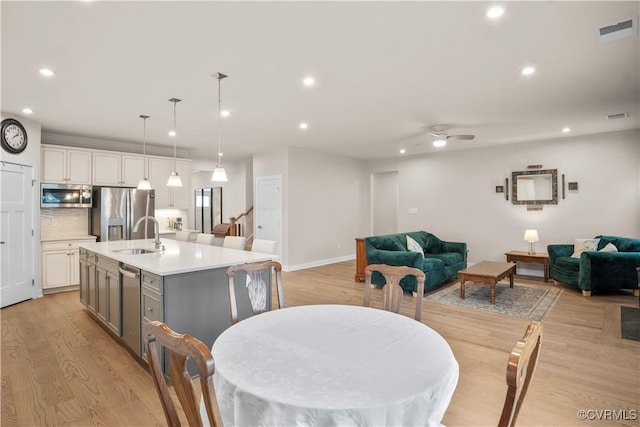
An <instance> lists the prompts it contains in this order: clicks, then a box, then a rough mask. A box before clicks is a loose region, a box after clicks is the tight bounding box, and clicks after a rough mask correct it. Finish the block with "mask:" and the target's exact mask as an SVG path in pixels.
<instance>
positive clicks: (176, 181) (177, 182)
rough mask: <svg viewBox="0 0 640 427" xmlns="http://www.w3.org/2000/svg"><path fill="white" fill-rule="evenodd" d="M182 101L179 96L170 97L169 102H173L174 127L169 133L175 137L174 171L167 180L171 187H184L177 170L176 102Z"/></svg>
mask: <svg viewBox="0 0 640 427" xmlns="http://www.w3.org/2000/svg"><path fill="white" fill-rule="evenodd" d="M180 101H182V100H181V99H178V98H171V99H169V102H173V129H171V131H170V132H169V135H171V136H172V137H173V172H171V175H169V179H168V180H167V186H169V187H182V180H181V179H180V175H178V172H177V171H176V137H177V132H176V104H177V103H178V102H180Z"/></svg>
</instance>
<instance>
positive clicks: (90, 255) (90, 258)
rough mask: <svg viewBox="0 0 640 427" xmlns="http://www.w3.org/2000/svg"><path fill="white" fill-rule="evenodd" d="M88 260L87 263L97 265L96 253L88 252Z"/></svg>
mask: <svg viewBox="0 0 640 427" xmlns="http://www.w3.org/2000/svg"><path fill="white" fill-rule="evenodd" d="M81 250H82V249H81ZM86 259H87V262H90V263H92V264H95V263H96V261H97V260H98V255H97V254H96V253H95V252H91V251H87V257H86Z"/></svg>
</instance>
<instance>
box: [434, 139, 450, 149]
mask: <svg viewBox="0 0 640 427" xmlns="http://www.w3.org/2000/svg"><path fill="white" fill-rule="evenodd" d="M445 145H447V140H446V139H444V138H438V139H435V140H434V141H433V146H434V147H444V146H445Z"/></svg>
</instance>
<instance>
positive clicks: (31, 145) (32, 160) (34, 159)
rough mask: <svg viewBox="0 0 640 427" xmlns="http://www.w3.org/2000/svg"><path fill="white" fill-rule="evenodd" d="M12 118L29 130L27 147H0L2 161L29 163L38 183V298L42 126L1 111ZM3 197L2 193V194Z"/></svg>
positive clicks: (0, 115)
mask: <svg viewBox="0 0 640 427" xmlns="http://www.w3.org/2000/svg"><path fill="white" fill-rule="evenodd" d="M7 118H12V119H16V120H18V121H19V122H20V123H22V126H24V128H25V130H26V131H27V148H26V149H25V150H24V151H23V152H22V153H19V154H12V153H7V152H6V151H4V150H2V149H0V161H6V162H12V163H16V164H22V165H29V166H31V167H32V168H33V173H34V179H35V180H36V183H35V185H34V187H33V188H34V191H33V207H34V212H33V230H34V236H33V240H32V242H33V259H34V264H35V265H34V268H35V271H34V272H33V274H34V278H35V284H36V286H34V287H33V288H34V289H33V297H34V298H37V297H40V296H42V287H41V280H40V279H41V278H40V145H41V132H42V127H41V126H40V124H39V123H36V122H34V121H31V120H29V119H25V118H24V117H19V116H14V115H11V114H5V113H4V112H0V120H4V119H7ZM0 198H2V194H0Z"/></svg>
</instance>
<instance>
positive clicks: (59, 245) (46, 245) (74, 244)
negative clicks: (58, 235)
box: [42, 241, 80, 251]
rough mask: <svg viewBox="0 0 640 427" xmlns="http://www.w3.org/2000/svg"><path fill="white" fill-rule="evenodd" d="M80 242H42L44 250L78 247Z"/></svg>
mask: <svg viewBox="0 0 640 427" xmlns="http://www.w3.org/2000/svg"><path fill="white" fill-rule="evenodd" d="M78 245H80V242H71V241H61V242H42V250H43V251H55V250H60V249H78Z"/></svg>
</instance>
